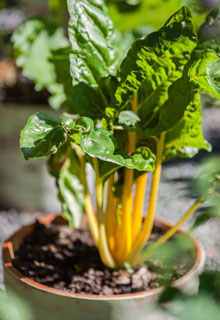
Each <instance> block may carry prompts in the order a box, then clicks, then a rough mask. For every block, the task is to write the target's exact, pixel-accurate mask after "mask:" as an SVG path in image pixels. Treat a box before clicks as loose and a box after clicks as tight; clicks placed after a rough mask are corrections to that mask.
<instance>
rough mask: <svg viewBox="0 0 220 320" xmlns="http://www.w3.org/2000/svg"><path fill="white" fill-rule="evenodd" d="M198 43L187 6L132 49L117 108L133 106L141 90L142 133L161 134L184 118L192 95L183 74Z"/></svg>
mask: <svg viewBox="0 0 220 320" xmlns="http://www.w3.org/2000/svg"><path fill="white" fill-rule="evenodd" d="M196 44H197V37H196V32H195V30H194V27H193V23H192V16H191V12H190V9H188V8H186V7H183V8H182V9H180V10H179V11H178V12H177V13H175V14H174V15H173V16H172V17H171V18H170V19H169V20H168V22H167V23H166V24H165V26H164V27H163V28H161V29H160V30H159V31H158V32H154V33H152V34H150V35H148V37H147V38H146V39H141V40H138V41H136V42H135V44H134V45H133V47H132V48H131V50H130V51H129V52H128V55H127V57H126V58H125V60H124V61H123V63H122V66H121V71H120V76H121V83H120V85H119V87H118V89H117V91H116V94H115V97H116V108H117V109H119V110H120V109H122V108H125V107H129V101H130V100H131V98H132V97H133V95H134V93H135V92H138V110H139V111H138V115H139V117H140V118H141V123H138V127H139V129H138V130H137V131H139V133H141V134H144V135H146V136H151V135H158V134H160V133H161V132H162V131H166V130H169V129H170V128H172V127H173V126H174V125H175V124H176V122H177V121H179V120H180V119H181V117H182V115H183V113H184V109H185V107H186V106H187V105H188V104H189V102H190V97H191V88H190V86H189V84H188V81H187V79H186V78H181V77H182V74H183V67H184V65H185V64H186V63H187V62H188V61H189V59H190V56H191V53H192V51H193V49H194V48H195V46H196ZM177 106H178V107H177Z"/></svg>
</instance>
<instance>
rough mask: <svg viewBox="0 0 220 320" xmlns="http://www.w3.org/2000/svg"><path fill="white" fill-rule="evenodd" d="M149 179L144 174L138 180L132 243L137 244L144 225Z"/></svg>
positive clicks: (133, 214)
mask: <svg viewBox="0 0 220 320" xmlns="http://www.w3.org/2000/svg"><path fill="white" fill-rule="evenodd" d="M146 179H147V173H144V174H142V175H141V176H139V177H138V178H137V181H136V191H135V197H134V206H133V213H132V232H133V235H132V238H133V240H132V242H133V243H135V241H136V238H137V236H138V234H139V232H140V229H141V225H142V219H143V217H142V209H143V204H144V193H145V185H146V181H147V180H146Z"/></svg>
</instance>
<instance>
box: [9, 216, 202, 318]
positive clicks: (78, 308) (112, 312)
mask: <svg viewBox="0 0 220 320" xmlns="http://www.w3.org/2000/svg"><path fill="white" fill-rule="evenodd" d="M52 221H55V222H56V223H59V224H60V223H63V221H62V220H61V219H60V218H58V219H57V218H55V217H54V216H46V217H44V218H41V219H40V222H41V223H49V222H52ZM156 224H157V225H158V226H160V227H161V228H162V229H164V230H166V229H168V228H169V227H171V224H169V223H167V222H164V221H162V220H160V219H157V220H156ZM33 226H34V225H33V224H32V225H29V226H26V227H23V228H22V229H20V230H19V231H17V232H16V233H15V234H14V235H13V236H12V237H11V238H10V239H9V240H7V241H6V242H5V243H4V244H3V263H4V279H5V286H6V289H7V290H8V291H13V293H15V294H17V295H18V296H19V298H21V299H23V300H24V301H25V302H26V303H27V304H28V305H29V306H30V307H31V308H32V314H33V320H61V319H65V320H74V319H75V320H91V319H95V320H103V319H106V320H125V319H126V320H131V319H132V320H133V319H138V320H146V319H150V320H152V319H156V320H160V319H164V318H160V316H159V315H158V316H156V317H155V316H152V315H151V316H149V309H150V307H151V305H152V302H153V301H154V300H155V299H156V298H157V297H158V296H159V294H160V293H161V292H162V290H163V287H159V288H157V289H152V290H149V291H145V292H139V293H132V294H122V295H112V296H104V295H103V296H97V295H85V294H74V293H69V292H64V291H61V290H57V289H52V288H49V287H47V286H44V285H41V284H38V283H37V282H35V281H32V280H30V279H28V278H27V277H24V276H23V275H21V274H20V272H18V270H16V269H15V268H14V267H13V265H12V260H13V257H14V250H16V249H17V248H18V246H19V245H20V243H21V242H22V239H23V238H24V237H25V236H26V235H28V234H29V233H31V231H32V230H33ZM179 232H181V233H184V234H186V235H187V236H188V237H189V239H191V241H192V243H193V245H194V248H195V253H196V254H195V255H194V256H195V257H194V264H193V267H192V268H191V270H189V271H188V272H187V273H186V274H185V275H184V276H182V277H181V278H179V279H178V280H176V281H175V282H174V283H173V285H174V286H175V287H177V288H180V289H182V290H185V291H194V292H195V291H196V290H197V289H198V278H197V276H198V274H199V273H200V272H201V271H202V268H203V266H204V260H205V255H204V250H203V248H202V247H201V245H200V244H199V243H198V241H197V240H196V239H195V238H194V237H193V236H192V235H190V234H189V233H187V232H186V231H184V230H182V229H180V230H179ZM165 319H166V318H165Z"/></svg>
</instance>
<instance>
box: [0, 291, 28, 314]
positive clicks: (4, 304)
mask: <svg viewBox="0 0 220 320" xmlns="http://www.w3.org/2000/svg"><path fill="white" fill-rule="evenodd" d="M32 319H33V317H32V316H31V310H30V309H29V308H28V307H27V306H26V304H25V303H24V301H21V299H20V298H19V297H17V296H15V295H14V294H12V293H7V294H6V293H5V292H3V291H2V290H0V320H32Z"/></svg>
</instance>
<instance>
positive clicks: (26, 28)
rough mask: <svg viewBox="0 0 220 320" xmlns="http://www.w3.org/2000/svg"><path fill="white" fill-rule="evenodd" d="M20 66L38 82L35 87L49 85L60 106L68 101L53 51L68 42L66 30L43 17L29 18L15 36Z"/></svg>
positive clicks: (51, 100) (14, 44) (14, 43)
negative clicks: (56, 69) (53, 61)
mask: <svg viewBox="0 0 220 320" xmlns="http://www.w3.org/2000/svg"><path fill="white" fill-rule="evenodd" d="M12 43H13V46H14V50H15V55H16V56H17V60H16V62H17V65H18V66H19V67H21V68H22V69H23V72H24V75H25V76H26V77H28V78H29V79H31V80H33V81H34V82H35V89H36V90H38V91H39V90H42V89H43V88H47V89H48V90H49V92H50V93H51V94H52V98H51V99H50V102H51V103H52V106H53V107H54V108H55V109H57V108H59V107H60V105H61V104H62V103H63V102H64V101H65V95H64V90H63V86H62V85H61V84H58V83H57V82H56V73H55V70H54V66H53V64H52V63H51V62H50V61H49V59H50V57H51V55H52V51H53V50H56V49H59V48H63V47H66V46H68V45H69V43H68V40H67V39H66V38H65V36H64V30H63V29H62V28H58V27H57V26H56V25H52V24H48V23H46V22H45V21H43V19H41V20H40V19H30V20H28V21H27V22H26V23H25V24H24V25H21V26H20V27H19V28H18V29H17V30H16V31H15V32H14V34H13V36H12Z"/></svg>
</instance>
